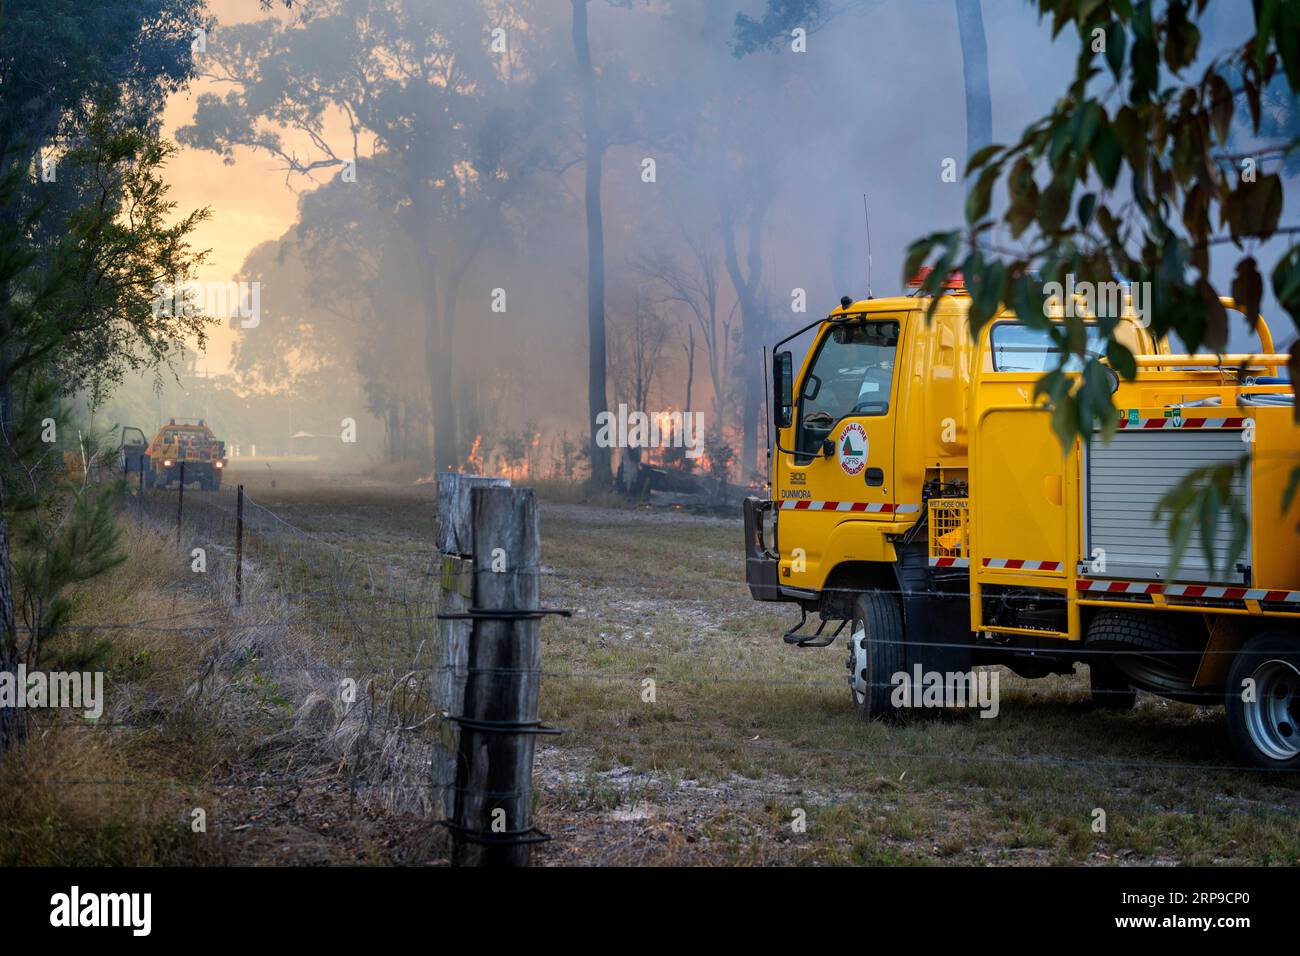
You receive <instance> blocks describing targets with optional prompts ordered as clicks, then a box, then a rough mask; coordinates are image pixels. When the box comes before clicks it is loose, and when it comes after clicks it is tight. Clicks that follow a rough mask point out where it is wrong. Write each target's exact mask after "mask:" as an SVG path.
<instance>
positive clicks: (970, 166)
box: [966, 143, 1002, 176]
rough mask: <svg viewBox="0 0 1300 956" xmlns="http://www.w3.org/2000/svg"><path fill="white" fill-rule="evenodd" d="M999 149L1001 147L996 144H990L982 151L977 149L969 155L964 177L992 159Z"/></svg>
mask: <svg viewBox="0 0 1300 956" xmlns="http://www.w3.org/2000/svg"><path fill="white" fill-rule="evenodd" d="M1001 149H1002V147H1001V146H1000V145H999V144H997V143H990V144H989V145H988V146H985V147H983V148H982V149H977V150H976V151H975V152H974V153H973V154H972V155H971V158H970V159H969V160H967V161H966V175H967V176H969V175H970V174H971V173H972V172H974V171H975V170H977V169H979V168H980V167H981V166H983V165H984V164H985V163H986V162H988V161H989V160H990V159H991V158H992V157H994V156H995V155H997V153H998V152H999V151H1000V150H1001Z"/></svg>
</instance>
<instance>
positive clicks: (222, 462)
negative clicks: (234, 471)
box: [217, 461, 226, 468]
mask: <svg viewBox="0 0 1300 956" xmlns="http://www.w3.org/2000/svg"><path fill="white" fill-rule="evenodd" d="M217 467H218V468H225V467H226V463H225V462H224V461H219V462H217Z"/></svg>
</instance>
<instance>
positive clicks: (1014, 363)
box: [744, 279, 1300, 769]
mask: <svg viewBox="0 0 1300 956" xmlns="http://www.w3.org/2000/svg"><path fill="white" fill-rule="evenodd" d="M948 285H949V288H948V289H947V290H946V291H945V294H944V295H943V297H942V301H941V302H939V303H938V307H937V313H936V314H935V315H934V317H933V320H932V321H931V322H929V323H927V320H926V310H927V308H928V307H929V305H930V302H931V300H930V299H929V298H928V297H922V296H920V295H919V294H917V295H913V296H902V297H896V298H887V299H869V300H865V301H857V302H854V301H852V300H850V299H849V298H848V297H845V298H844V299H843V300H841V306H840V308H838V309H836V310H835V311H834V312H832V313H831V314H830V315H829V316H828V317H827V318H826V319H824V320H822V321H820V322H819V323H815V324H814V325H811V326H808V327H807V328H805V329H802V330H800V332H798V333H795V335H792V336H790V337H788V338H787V339H785V340H783V341H782V342H781V343H778V346H777V349H778V351H777V352H776V353H775V354H774V356H773V369H772V372H773V385H774V388H773V418H774V425H775V448H774V449H773V450H772V469H771V475H772V491H771V496H770V498H769V499H758V498H750V499H748V500H747V501H746V502H745V508H744V516H745V541H746V578H747V582H748V585H749V588H750V591H751V594H752V595H753V597H754V598H755V599H757V600H761V601H786V602H791V603H794V604H796V605H798V607H799V609H800V611H801V618H800V622H799V624H798V625H796V626H795V627H794V628H792V629H791V630H790V631H789V632H788V633H787V634H786V635H785V640H786V642H787V643H789V644H793V645H796V646H799V647H824V646H827V645H829V644H831V643H832V642H833V641H834V640H835V638H836V637H837V636H838V635H839V634H840V633H841V632H843V631H844V630H845V629H846V628H847V630H848V636H847V643H848V660H847V667H848V671H849V685H850V689H851V691H852V697H853V701H854V704H855V705H856V706H857V707H858V708H859V709H860V710H861V712H862V714H863V716H864V717H867V718H891V717H897V716H899V715H900V710H899V706H898V697H897V695H895V694H894V693H893V691H895V690H896V689H897V688H898V687H899V686H900V685H901V684H902V683H906V682H909V681H910V682H912V688H910V690H911V693H912V695H913V696H916V697H917V699H919V696H918V695H919V694H920V693H921V689H920V687H919V686H917V685H916V684H915V681H916V680H917V679H919V678H920V676H921V675H922V674H930V673H939V674H945V675H961V674H963V673H965V674H969V673H970V671H971V668H972V667H973V666H975V665H984V664H999V665H1005V666H1006V667H1008V668H1010V669H1011V670H1013V671H1014V672H1016V673H1017V674H1020V675H1022V676H1025V677H1040V676H1046V675H1048V674H1053V673H1072V672H1073V671H1074V668H1075V665H1076V664H1078V663H1083V664H1087V665H1089V671H1090V679H1091V686H1092V691H1093V698H1094V700H1095V701H1096V702H1097V703H1098V704H1099V705H1101V706H1113V707H1129V706H1132V704H1133V701H1134V697H1135V689H1141V690H1144V691H1149V692H1152V693H1156V694H1160V695H1163V696H1165V697H1168V698H1172V699H1175V700H1183V701H1191V702H1196V703H1215V704H1224V705H1226V709H1227V722H1228V729H1229V734H1230V737H1231V741H1232V744H1233V747H1234V750H1235V752H1236V754H1237V755H1238V757H1239V758H1240V759H1241V760H1242V761H1243V762H1245V763H1246V764H1248V765H1252V766H1256V767H1262V768H1287V769H1295V768H1297V767H1300V534H1298V533H1297V527H1298V524H1300V495H1296V496H1295V498H1296V500H1293V501H1292V502H1291V506H1290V508H1289V509H1288V510H1286V512H1285V513H1284V510H1283V501H1284V498H1285V495H1286V484H1287V480H1288V476H1289V474H1290V472H1291V469H1292V467H1293V466H1294V465H1296V464H1297V463H1298V462H1300V430H1298V429H1297V428H1296V426H1295V424H1294V423H1293V418H1292V416H1293V412H1294V403H1295V391H1294V386H1293V384H1292V383H1291V382H1290V381H1289V380H1288V379H1287V378H1286V377H1285V375H1286V371H1285V364H1286V356H1285V355H1280V354H1276V353H1275V352H1274V347H1273V341H1272V337H1271V333H1270V331H1269V328H1268V325H1267V323H1265V322H1264V321H1263V320H1262V319H1261V320H1260V321H1259V324H1258V327H1257V328H1258V334H1259V337H1260V348H1259V353H1258V354H1252V355H1223V356H1212V355H1204V354H1198V355H1174V354H1171V353H1170V348H1169V346H1168V344H1167V343H1166V342H1163V341H1156V340H1155V339H1153V337H1152V336H1151V334H1150V333H1149V332H1148V330H1147V329H1146V328H1144V327H1143V325H1142V323H1141V322H1140V321H1138V320H1137V318H1136V317H1135V316H1134V315H1133V314H1132V310H1131V309H1127V308H1126V310H1125V311H1126V313H1127V315H1126V317H1125V318H1124V319H1122V320H1121V321H1120V323H1119V325H1118V327H1117V332H1116V335H1117V337H1118V338H1119V339H1120V341H1122V342H1123V343H1124V344H1126V345H1127V346H1128V347H1129V348H1130V349H1131V350H1132V352H1133V353H1134V355H1135V356H1136V357H1137V364H1138V366H1139V374H1138V377H1137V379H1136V380H1135V381H1132V382H1128V381H1121V380H1120V378H1119V376H1118V375H1112V376H1111V378H1112V388H1113V397H1114V402H1115V406H1116V408H1117V409H1119V416H1120V417H1119V421H1118V428H1117V429H1116V431H1115V433H1114V434H1113V436H1112V438H1111V440H1110V441H1105V440H1103V439H1102V438H1101V437H1100V436H1095V437H1094V438H1093V440H1092V441H1090V442H1081V441H1077V440H1076V441H1075V443H1074V444H1073V446H1072V447H1071V448H1069V449H1067V450H1066V451H1065V452H1064V453H1063V451H1062V448H1061V444H1060V442H1059V440H1058V439H1057V437H1056V435H1055V433H1054V432H1053V430H1052V428H1051V414H1052V412H1051V409H1050V408H1049V407H1048V406H1047V405H1046V404H1045V401H1044V400H1043V399H1042V398H1041V396H1035V392H1034V386H1035V383H1036V381H1037V380H1038V378H1039V377H1040V376H1041V375H1042V373H1043V372H1044V371H1047V370H1050V369H1052V368H1055V367H1056V360H1057V354H1056V353H1055V351H1054V346H1053V344H1052V341H1051V338H1050V336H1049V335H1048V334H1047V332H1046V331H1043V330H1038V329H1033V328H1030V327H1028V326H1026V325H1023V324H1021V323H1019V322H1018V321H1017V320H1016V317H1015V315H1014V313H1012V312H1009V311H1007V312H1003V313H1001V314H1000V315H998V316H997V317H996V318H995V319H994V320H993V321H991V322H989V323H988V324H987V325H986V326H985V327H984V328H983V329H982V330H981V332H980V335H979V336H978V338H977V339H976V340H974V341H972V338H971V335H970V332H969V325H968V323H967V312H968V308H969V305H970V299H969V297H968V296H967V294H966V292H965V290H964V289H963V288H961V285H960V280H959V279H958V280H952V281H950V282H949V283H948ZM1058 304H1059V303H1058ZM1225 304H1228V305H1231V303H1230V302H1225ZM1078 314H1082V313H1078ZM1056 318H1057V319H1058V320H1059V319H1060V313H1059V312H1058V313H1057V315H1056ZM1085 327H1086V328H1087V329H1089V332H1088V334H1089V335H1093V334H1095V332H1094V331H1093V330H1095V329H1096V325H1095V322H1093V321H1091V320H1089V321H1087V322H1086V324H1085ZM809 332H811V333H812V334H813V336H814V338H813V341H812V343H811V346H810V347H809V349H808V352H807V355H806V357H805V358H804V360H803V362H802V364H801V366H799V367H798V368H797V371H796V366H795V363H794V360H793V356H792V354H791V353H790V352H789V351H779V349H780V347H781V346H782V345H784V344H785V343H786V342H789V341H791V340H792V339H794V338H795V337H796V336H797V335H800V334H804V333H809ZM1218 465H1235V466H1236V470H1235V471H1234V474H1235V476H1236V477H1235V478H1234V491H1235V494H1236V497H1237V498H1238V499H1239V500H1240V501H1241V502H1242V503H1243V506H1244V508H1245V511H1246V513H1247V515H1248V516H1249V520H1248V526H1249V527H1248V535H1247V537H1246V539H1245V541H1244V549H1243V550H1241V551H1240V557H1239V558H1238V559H1237V561H1235V562H1234V563H1233V565H1232V566H1231V567H1227V566H1226V565H1227V560H1226V559H1227V556H1228V555H1229V554H1230V553H1231V552H1232V551H1234V550H1237V549H1235V548H1234V547H1233V542H1232V541H1231V537H1232V533H1233V532H1232V528H1231V527H1230V523H1229V522H1227V521H1221V522H1220V523H1219V525H1218V529H1217V530H1216V532H1215V534H1214V538H1213V540H1212V541H1210V542H1208V546H1209V551H1210V554H1211V555H1212V556H1213V557H1214V559H1215V560H1213V561H1207V560H1206V557H1205V554H1204V549H1203V547H1202V544H1201V542H1200V539H1199V532H1196V531H1193V533H1192V535H1191V539H1190V541H1189V542H1188V544H1187V547H1186V550H1185V552H1184V554H1183V557H1182V559H1181V561H1180V562H1179V563H1178V565H1177V567H1176V568H1174V569H1173V571H1172V574H1171V565H1172V561H1171V545H1170V538H1169V533H1168V531H1169V529H1168V526H1167V522H1168V515H1167V514H1162V515H1161V517H1159V518H1157V517H1156V515H1155V506H1156V503H1157V502H1159V501H1160V499H1161V498H1162V497H1163V496H1164V494H1165V493H1166V492H1167V491H1168V490H1169V489H1170V488H1172V487H1173V486H1175V485H1176V484H1177V483H1178V482H1179V481H1180V479H1182V478H1183V477H1184V475H1186V474H1187V473H1188V472H1190V471H1191V470H1193V469H1197V468H1205V467H1210V466H1218ZM810 615H812V616H813V618H814V619H815V620H816V627H815V629H813V624H812V622H811V621H810V617H809V616H810ZM837 622H838V626H837V627H835V629H834V630H832V631H830V632H829V633H828V632H827V628H828V625H830V626H834V625H836V624H837ZM910 675H915V677H913V676H910Z"/></svg>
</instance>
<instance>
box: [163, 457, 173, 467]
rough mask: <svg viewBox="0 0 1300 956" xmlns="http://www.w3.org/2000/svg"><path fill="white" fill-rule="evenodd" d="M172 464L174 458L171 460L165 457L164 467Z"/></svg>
mask: <svg viewBox="0 0 1300 956" xmlns="http://www.w3.org/2000/svg"><path fill="white" fill-rule="evenodd" d="M171 466H172V460H171V459H170V458H164V459H163V467H164V468H170V467H171Z"/></svg>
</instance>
